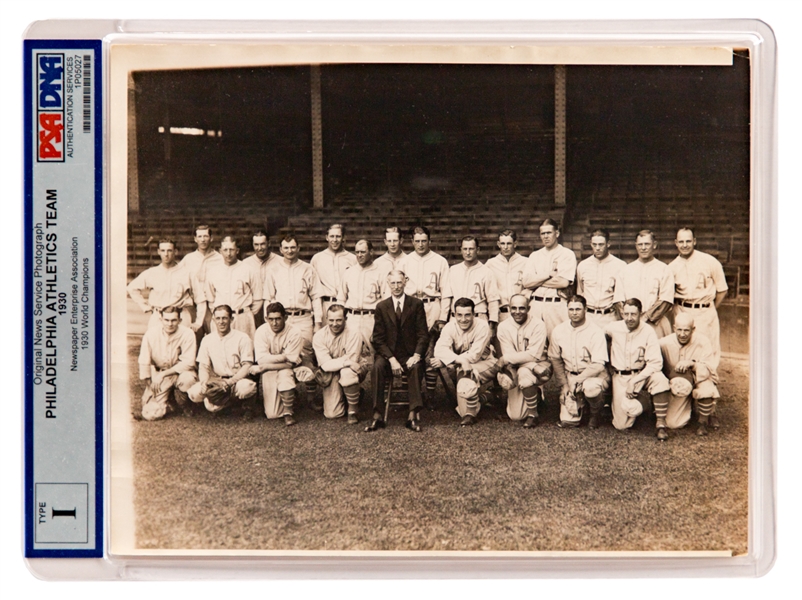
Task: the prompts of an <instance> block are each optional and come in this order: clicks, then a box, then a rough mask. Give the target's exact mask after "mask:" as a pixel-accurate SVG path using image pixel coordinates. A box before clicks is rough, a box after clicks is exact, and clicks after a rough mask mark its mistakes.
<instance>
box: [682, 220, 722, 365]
mask: <svg viewBox="0 0 802 600" xmlns="http://www.w3.org/2000/svg"><path fill="white" fill-rule="evenodd" d="M675 243H676V245H677V250H678V251H679V256H677V258H675V259H674V260H673V261H671V263H669V265H668V268H669V269H670V270H671V273H672V274H673V275H674V286H675V287H674V318H675V319H676V317H677V316H679V315H681V314H687V315H689V316H690V317H691V318H692V319H693V322H694V325H695V327H696V329H697V331H698V332H699V333H701V334H702V335H703V336H705V337H706V338H707V339H708V340H710V345H711V346H712V348H713V356H712V359H711V361H710V366H711V367H713V369H717V368H718V364H719V361H720V360H721V337H720V327H719V321H718V310H717V309H718V307H719V306H721V303H722V302H723V301H724V298H726V297H727V280H726V278H725V277H724V268H723V267H722V266H721V263H720V262H718V260H716V259H715V258H714V257H712V256H710V255H709V254H706V253H704V252H701V251H699V250H697V249H696V237H695V236H694V234H693V230H692V229H691V228H689V227H682V228H681V229H679V230H678V231H677V239H676V241H675Z"/></svg>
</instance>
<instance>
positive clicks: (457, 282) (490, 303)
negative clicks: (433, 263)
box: [448, 262, 499, 323]
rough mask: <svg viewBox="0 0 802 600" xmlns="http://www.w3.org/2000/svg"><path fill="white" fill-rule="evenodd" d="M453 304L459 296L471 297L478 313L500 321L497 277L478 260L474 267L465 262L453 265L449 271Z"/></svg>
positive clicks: (494, 320)
mask: <svg viewBox="0 0 802 600" xmlns="http://www.w3.org/2000/svg"><path fill="white" fill-rule="evenodd" d="M448 281H449V284H450V285H451V294H452V298H453V300H452V305H453V303H454V301H455V300H457V299H459V298H470V299H471V300H473V303H474V305H475V308H474V312H475V313H476V314H479V313H485V314H487V315H488V318H489V320H491V321H493V322H496V323H497V322H498V301H499V294H498V288H497V287H496V278H495V276H494V275H493V273H491V272H490V269H488V268H487V267H486V266H485V265H483V264H482V263H481V262H477V263H476V264H475V265H473V266H472V267H467V266H465V263H464V262H461V263H459V264H456V265H453V266H452V267H451V269H450V270H449V273H448Z"/></svg>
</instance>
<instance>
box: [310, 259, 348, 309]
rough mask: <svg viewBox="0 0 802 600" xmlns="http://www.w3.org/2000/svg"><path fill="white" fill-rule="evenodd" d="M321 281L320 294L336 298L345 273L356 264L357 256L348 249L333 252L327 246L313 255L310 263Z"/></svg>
mask: <svg viewBox="0 0 802 600" xmlns="http://www.w3.org/2000/svg"><path fill="white" fill-rule="evenodd" d="M310 264H311V265H312V268H313V269H314V270H315V272H316V273H317V277H318V280H319V281H320V295H321V296H328V297H330V298H336V297H337V295H338V294H339V291H340V285H341V284H342V278H343V274H344V273H345V270H346V269H347V268H348V267H351V266H353V265H355V264H356V256H354V255H353V254H351V253H350V252H348V251H347V250H341V251H340V252H332V250H331V248H326V249H325V250H323V251H322V252H318V253H317V254H315V255H314V256H313V257H312V261H311V263H310Z"/></svg>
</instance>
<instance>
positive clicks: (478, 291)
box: [471, 283, 485, 304]
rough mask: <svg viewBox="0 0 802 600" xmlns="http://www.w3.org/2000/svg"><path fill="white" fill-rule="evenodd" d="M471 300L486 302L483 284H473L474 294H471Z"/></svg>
mask: <svg viewBox="0 0 802 600" xmlns="http://www.w3.org/2000/svg"><path fill="white" fill-rule="evenodd" d="M471 300H473V301H474V302H475V303H476V304H479V303H480V302H484V300H485V299H484V296H483V295H482V286H481V284H479V283H474V284H473V295H472V296H471Z"/></svg>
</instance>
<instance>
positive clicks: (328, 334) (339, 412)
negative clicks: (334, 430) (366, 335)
mask: <svg viewBox="0 0 802 600" xmlns="http://www.w3.org/2000/svg"><path fill="white" fill-rule="evenodd" d="M312 344H313V346H314V348H315V356H316V357H317V364H318V365H319V366H320V369H321V370H322V371H324V372H325V373H331V374H332V378H331V383H330V384H329V385H327V386H325V387H323V415H324V416H325V417H326V418H328V419H336V418H337V417H342V416H343V415H345V410H346V406H345V404H346V403H345V401H344V398H343V397H344V393H343V388H345V387H349V386H352V385H356V384H358V383H359V382H360V381H361V380H362V379H363V378H364V376H365V374H366V373H367V365H366V364H365V363H362V362H360V359H361V356H362V334H361V333H360V332H359V331H358V330H356V329H352V328H351V327H350V326H349V325H348V324H346V326H345V328H344V329H343V330H342V331H341V332H340V334H339V335H334V333H333V332H332V331H331V327H324V328H323V329H321V330H319V331H318V332H316V333H315V337H314V338H313V340H312ZM349 360H350V361H352V362H353V363H354V364H359V367H358V368H357V369H352V368H351V367H346V366H344V363H345V362H346V361H349Z"/></svg>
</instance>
